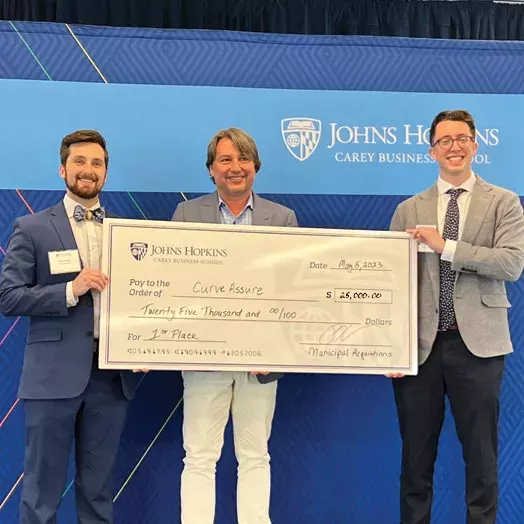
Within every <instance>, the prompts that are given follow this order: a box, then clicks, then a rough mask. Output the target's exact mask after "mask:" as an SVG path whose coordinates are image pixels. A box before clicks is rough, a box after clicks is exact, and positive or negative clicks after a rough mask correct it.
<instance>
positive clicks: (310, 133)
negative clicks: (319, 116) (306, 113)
mask: <svg viewBox="0 0 524 524" xmlns="http://www.w3.org/2000/svg"><path fill="white" fill-rule="evenodd" d="M321 131H322V123H321V122H320V120H316V119H314V118H284V119H283V120H282V138H283V139H284V143H285V144H286V147H287V149H288V151H289V152H290V153H291V154H292V155H293V156H294V157H295V158H296V159H297V160H300V161H301V162H302V161H304V160H306V159H308V158H309V157H310V156H311V155H312V154H313V151H315V149H316V148H317V146H318V143H319V141H320V133H321Z"/></svg>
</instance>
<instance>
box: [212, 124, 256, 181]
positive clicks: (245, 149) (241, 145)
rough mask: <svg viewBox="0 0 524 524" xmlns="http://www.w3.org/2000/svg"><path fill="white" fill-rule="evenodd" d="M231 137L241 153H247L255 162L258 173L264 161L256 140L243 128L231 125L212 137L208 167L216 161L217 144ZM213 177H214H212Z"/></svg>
mask: <svg viewBox="0 0 524 524" xmlns="http://www.w3.org/2000/svg"><path fill="white" fill-rule="evenodd" d="M223 138H229V140H231V142H233V145H234V146H235V147H236V148H237V149H238V151H239V152H240V154H242V155H245V156H246V157H247V158H249V159H250V160H253V162H254V164H255V173H258V171H259V169H260V166H261V165H262V161H261V160H260V157H259V155H258V148H257V145H256V143H255V141H254V140H253V139H252V138H251V137H250V136H249V135H248V134H247V133H246V132H245V131H242V129H239V128H238V127H230V128H229V129H221V130H220V131H218V132H217V133H216V134H215V136H214V137H213V138H212V139H211V142H209V144H208V146H207V161H206V167H207V168H208V169H209V168H210V167H211V164H212V163H213V162H214V161H215V159H216V156H217V146H218V143H219V142H220V140H222V139H223ZM211 178H212V179H213V177H211Z"/></svg>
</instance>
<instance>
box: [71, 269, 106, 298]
mask: <svg viewBox="0 0 524 524" xmlns="http://www.w3.org/2000/svg"><path fill="white" fill-rule="evenodd" d="M108 282H109V277H108V276H106V275H104V273H102V271H100V270H99V269H92V268H90V267H85V268H84V269H82V271H81V272H80V274H79V275H78V276H77V277H76V278H75V279H74V280H73V295H75V297H77V298H78V297H81V296H82V295H85V294H86V293H87V292H88V291H89V290H90V289H95V290H96V291H102V290H103V289H104V288H105V287H106V285H107V283H108Z"/></svg>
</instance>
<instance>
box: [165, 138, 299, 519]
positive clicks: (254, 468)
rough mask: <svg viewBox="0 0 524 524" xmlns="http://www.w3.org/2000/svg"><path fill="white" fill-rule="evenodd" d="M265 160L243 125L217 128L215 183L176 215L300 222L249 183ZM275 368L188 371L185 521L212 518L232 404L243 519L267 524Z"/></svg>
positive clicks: (211, 165) (211, 151)
mask: <svg viewBox="0 0 524 524" xmlns="http://www.w3.org/2000/svg"><path fill="white" fill-rule="evenodd" d="M261 164H262V163H261V161H260V158H259V154H258V149H257V146H256V144H255V142H254V140H253V139H252V138H251V137H250V136H249V135H247V134H246V133H245V132H244V131H242V130H241V129H237V128H230V129H226V130H221V131H219V132H218V133H217V134H216V135H215V136H214V137H213V139H212V140H211V142H210V143H209V146H208V150H207V162H206V167H207V169H208V170H209V173H210V175H211V179H212V180H213V182H214V183H215V184H216V188H217V190H216V191H215V192H214V193H212V194H210V195H205V196H202V197H200V198H196V199H195V200H190V201H188V202H183V203H181V204H179V205H178V206H177V208H176V210H175V214H174V215H173V220H175V221H181V222H204V223H214V224H248V225H249V224H253V225H259V226H292V227H293V226H294V227H296V226H298V224H297V219H296V217H295V213H294V212H293V211H292V210H291V209H288V208H286V207H284V206H281V205H279V204H275V203H274V202H270V201H269V200H265V199H263V198H261V197H259V196H258V195H256V194H255V193H254V192H253V191H252V189H251V188H252V186H253V182H254V180H255V176H256V174H257V173H258V171H259V169H260V166H261ZM280 376H281V374H278V373H264V372H260V371H253V372H252V373H250V374H248V373H245V372H226V371H224V372H222V371H213V372H202V371H185V372H183V378H184V424H183V438H184V449H185V451H186V456H185V459H184V470H183V472H182V485H181V506H182V508H181V513H182V524H212V523H213V522H214V515H215V467H216V462H217V460H218V458H219V457H220V454H221V451H222V445H223V440H224V429H225V426H226V423H227V420H228V418H229V412H230V410H231V413H232V417H233V434H234V440H235V454H236V457H237V460H238V490H237V513H238V522H239V524H270V519H269V495H270V484H271V482H270V467H269V454H268V447H267V442H268V439H269V435H270V432H271V423H272V420H273V413H274V410H275V400H276V393H277V382H276V381H277V379H278V378H279V377H280Z"/></svg>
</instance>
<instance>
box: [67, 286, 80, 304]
mask: <svg viewBox="0 0 524 524" xmlns="http://www.w3.org/2000/svg"><path fill="white" fill-rule="evenodd" d="M66 300H67V307H74V306H76V305H77V304H78V298H76V297H75V295H74V294H73V282H72V281H71V282H68V283H67V284H66Z"/></svg>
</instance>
